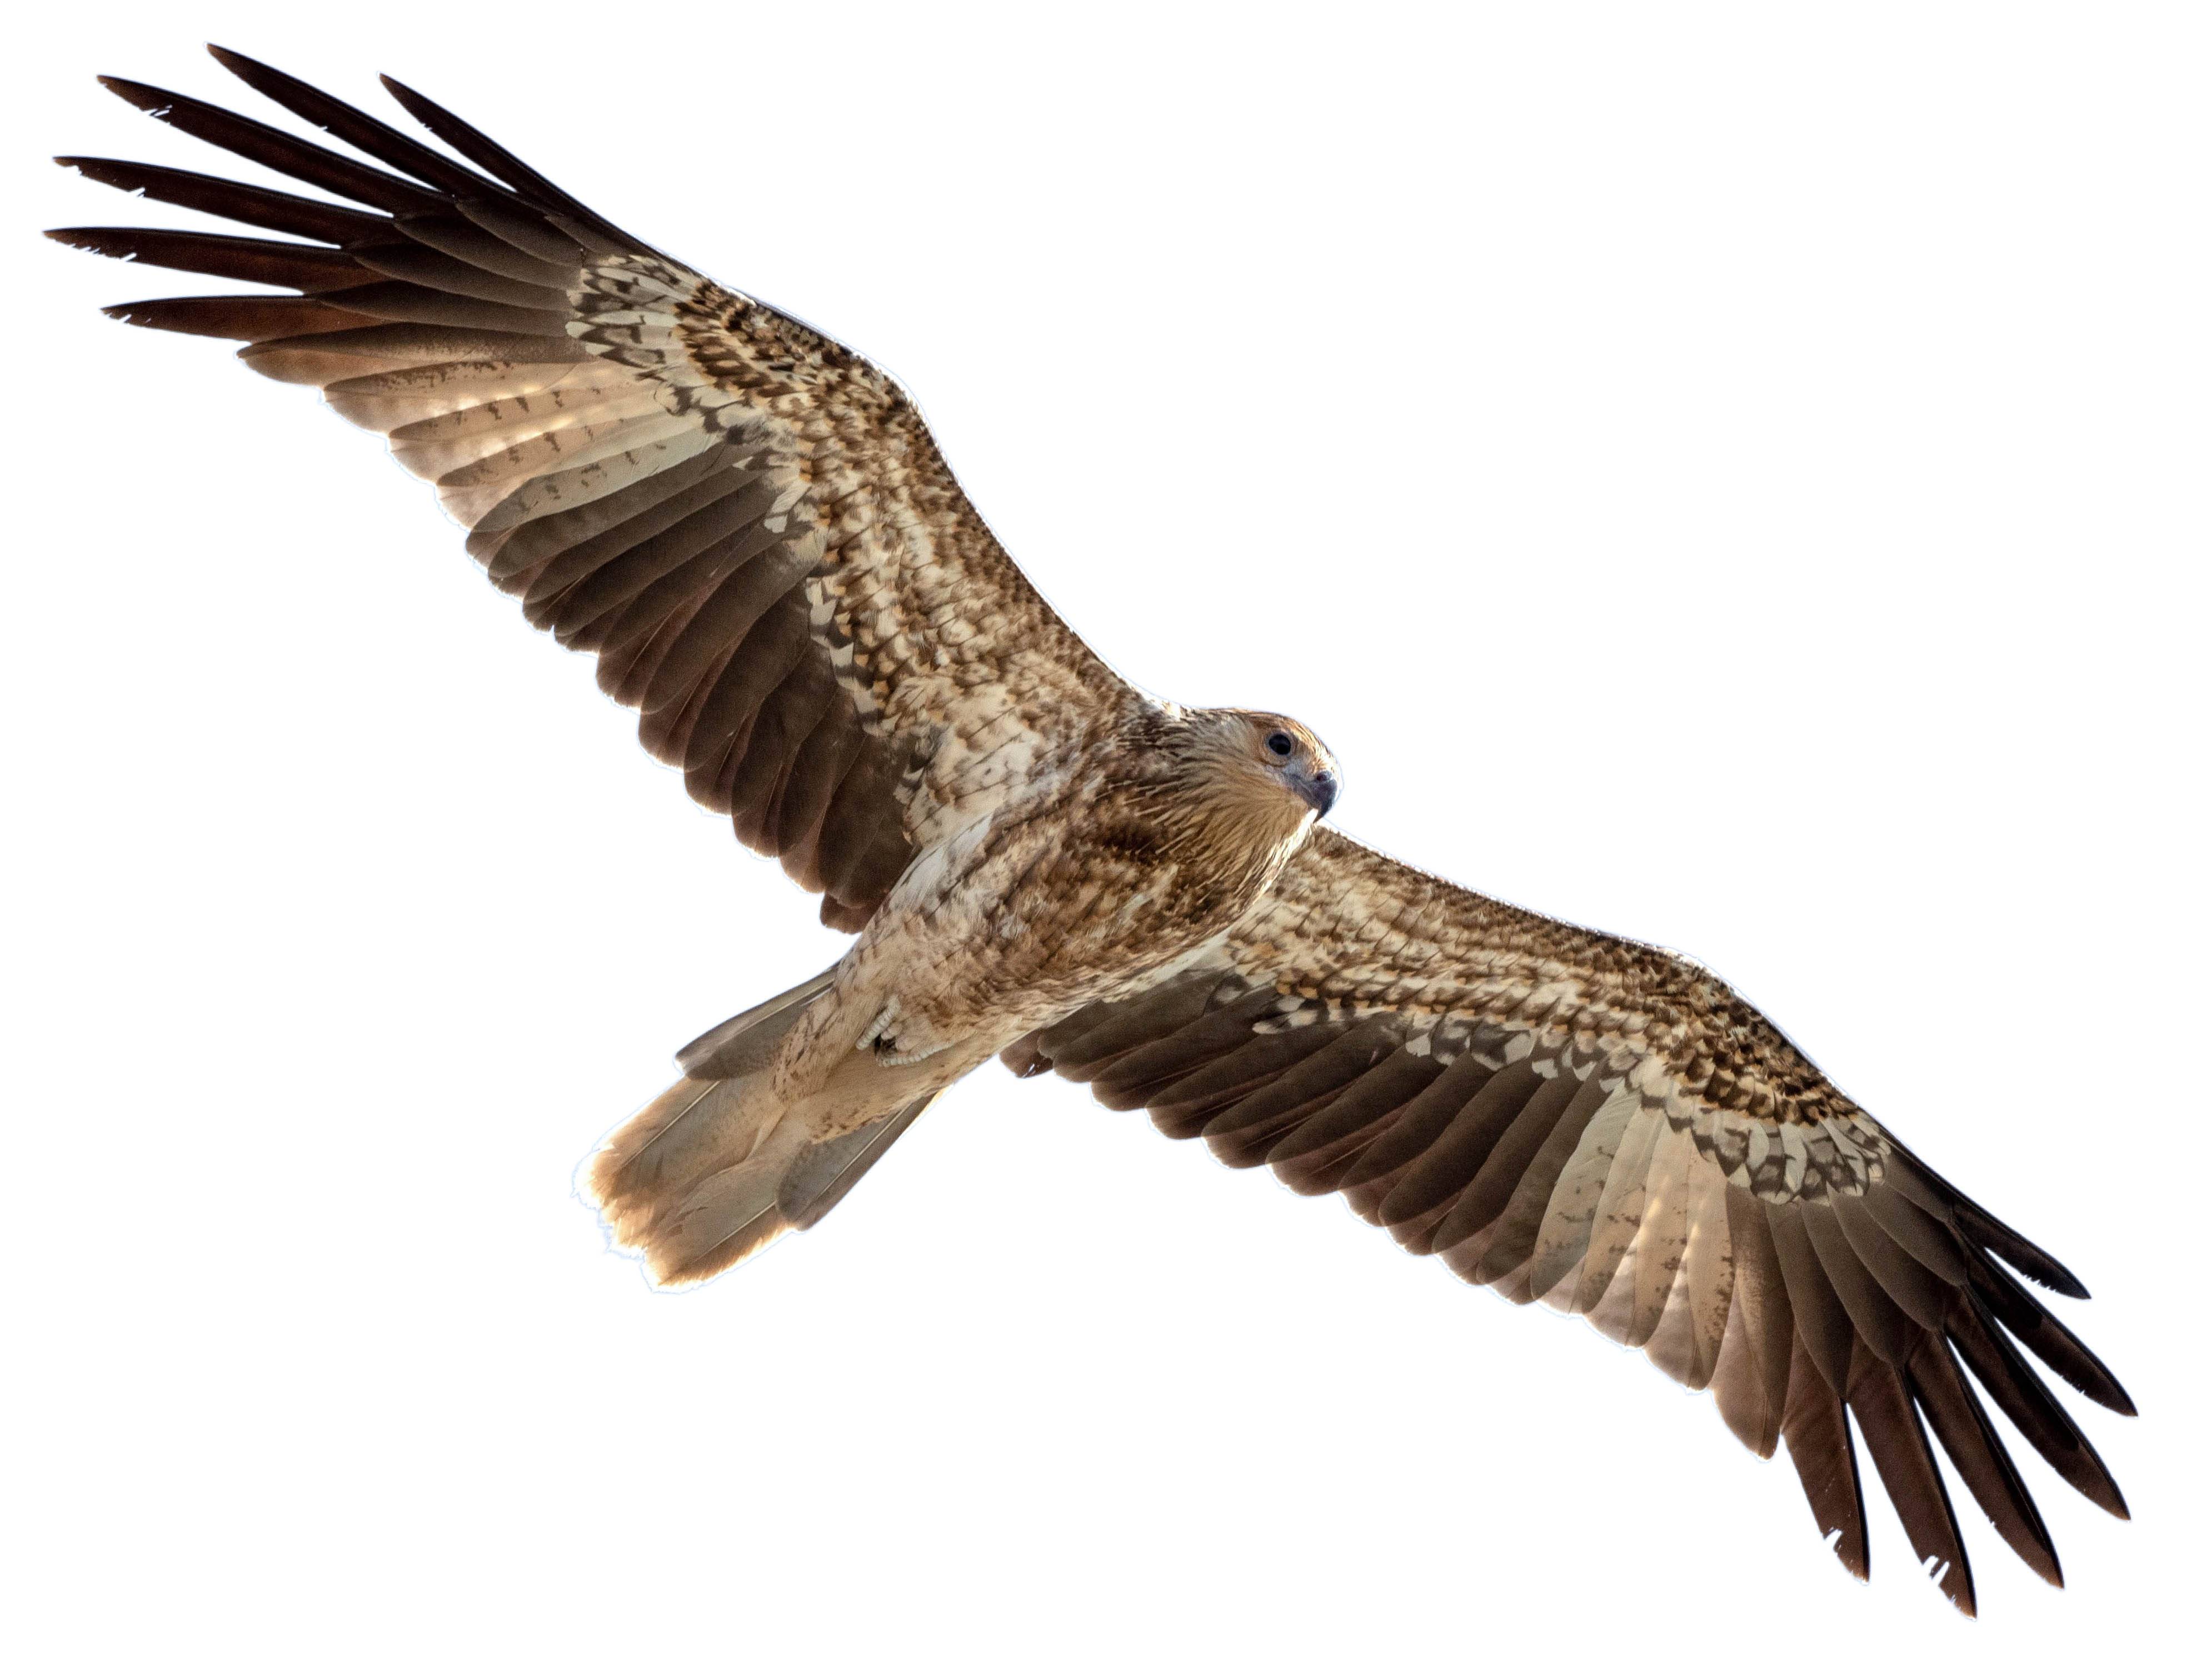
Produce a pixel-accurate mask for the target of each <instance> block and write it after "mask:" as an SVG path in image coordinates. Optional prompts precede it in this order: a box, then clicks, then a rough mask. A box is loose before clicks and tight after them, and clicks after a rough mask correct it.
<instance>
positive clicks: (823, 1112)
mask: <svg viewBox="0 0 2212 1659" xmlns="http://www.w3.org/2000/svg"><path fill="white" fill-rule="evenodd" d="M830 977H831V976H830V975H829V974H828V973H824V974H822V975H818V976H817V978H815V979H812V980H810V981H807V982H806V983H805V984H803V985H799V986H796V987H793V988H792V989H791V990H789V991H787V992H785V993H783V994H781V996H777V997H774V998H771V999H770V1000H769V1001H767V1002H764V1003H763V1004H762V1005H761V1006H759V1007H757V1008H755V1009H752V1010H750V1012H746V1013H744V1014H740V1015H738V1017H737V1018H734V1019H731V1020H726V1021H725V1022H724V1023H723V1024H720V1025H718V1026H716V1027H715V1028H714V1030H711V1031H709V1032H708V1033H707V1034H706V1035H705V1036H702V1037H700V1038H699V1039H698V1040H697V1041H696V1042H692V1043H691V1044H690V1045H689V1046H688V1047H686V1048H684V1051H683V1053H682V1054H680V1055H679V1056H678V1058H679V1060H682V1062H683V1063H684V1068H685V1073H684V1077H683V1078H682V1079H679V1080H678V1082H677V1083H676V1084H675V1085H673V1086H672V1087H671V1088H670V1089H668V1090H667V1091H665V1092H664V1093H663V1094H662V1095H661V1096H660V1097H659V1098H658V1099H656V1100H654V1101H653V1103H652V1104H651V1105H649V1106H647V1108H646V1109H644V1110H643V1111H641V1112H640V1113H639V1114H638V1115H636V1116H635V1117H634V1118H632V1119H630V1120H629V1122H627V1123H625V1124H623V1126H622V1127H620V1128H618V1129H617V1130H616V1131H615V1132H614V1133H613V1134H612V1135H611V1136H609V1137H608V1139H607V1143H606V1145H605V1146H603V1147H601V1148H600V1149H599V1152H597V1153H595V1154H594V1155H593V1156H592V1161H591V1163H590V1164H589V1165H588V1166H587V1167H586V1171H585V1176H584V1188H585V1191H586V1194H587V1195H588V1196H589V1197H590V1199H591V1200H592V1202H593V1203H594V1204H596V1205H598V1206H599V1214H600V1217H601V1218H602V1219H603V1220H604V1221H605V1223H606V1224H607V1225H608V1227H609V1228H610V1229H611V1231H612V1232H613V1234H614V1239H615V1243H616V1244H617V1245H618V1246H619V1247H621V1248H622V1249H629V1250H635V1251H636V1252H638V1253H639V1254H640V1255H642V1256H643V1258H644V1260H645V1266H646V1270H647V1272H648V1273H651V1274H652V1276H653V1280H654V1282H655V1283H656V1284H659V1285H688V1284H695V1283H696V1282H698V1281H699V1280H701V1279H711V1278H713V1277H714V1275H715V1274H717V1273H722V1272H724V1271H726V1269H728V1268H731V1267H736V1266H737V1265H738V1263H739V1262H741V1261H744V1260H745V1259H746V1258H747V1257H749V1256H750V1255H754V1254H756V1253H757V1251H759V1250H761V1249H764V1248H765V1247H766V1246H768V1245H769V1244H771V1243H775V1240H777V1239H778V1238H781V1237H782V1236H783V1235H784V1234H785V1233H787V1232H790V1231H794V1230H800V1229H805V1228H807V1227H811V1226H812V1225H814V1224H815V1223H816V1222H817V1221H819V1220H820V1219H821V1218H823V1216H824V1215H826V1214H828V1213H829V1211H830V1210H831V1208H833V1207H834V1206H836V1203H837V1201H838V1200H840V1199H842V1197H843V1196H844V1195H845V1194H846V1193H847V1192H848V1191H850V1190H851V1188H852V1187H853V1184H854V1182H857V1181H858V1180H859V1179H860V1176H863V1175H865V1174H866V1173H867V1171H868V1170H869V1169H870V1168H871V1167H872V1165H873V1164H874V1163H875V1161H876V1160H877V1159H878V1158H880V1157H882V1156H883V1154H884V1152H885V1151H886V1150H887V1149H888V1148H889V1147H890V1144H891V1143H892V1142H893V1141H895V1140H896V1139H898V1137H899V1135H900V1134H901V1133H903V1132H904V1130H905V1129H906V1127H907V1126H908V1124H909V1123H911V1122H913V1121H914V1120H915V1118H917V1117H919V1116H920V1115H921V1112H922V1109H924V1108H925V1107H927V1105H928V1104H929V1103H930V1101H931V1100H933V1098H935V1096H936V1091H935V1090H930V1091H927V1092H926V1093H923V1094H921V1096H919V1097H916V1098H913V1099H906V1098H904V1097H903V1090H904V1089H905V1088H907V1087H910V1086H911V1084H910V1083H908V1081H907V1080H906V1079H902V1078H900V1077H899V1076H897V1074H896V1073H890V1072H888V1071H886V1070H885V1069H884V1068H883V1067H880V1066H875V1065H874V1064H873V1063H872V1061H871V1060H869V1059H868V1057H866V1056H865V1055H855V1056H854V1057H853V1060H851V1061H848V1062H847V1063H845V1064H843V1065H841V1066H838V1067H837V1068H836V1071H834V1072H833V1073H832V1074H831V1085H830V1086H829V1087H828V1088H825V1089H823V1090H821V1091H817V1092H813V1093H810V1094H808V1095H806V1096H805V1097H801V1098H799V1099H795V1100H791V1099H785V1098H782V1097H781V1096H780V1095H779V1094H778V1093H777V1091H776V1090H775V1086H774V1080H773V1079H774V1076H775V1061H776V1060H777V1057H778V1055H779V1054H780V1053H781V1048H782V1046H783V1043H784V1042H785V1040H786V1038H787V1037H788V1036H789V1035H790V1033H791V1031H792V1030H793V1027H794V1026H796V1025H797V1024H798V1023H799V1019H800V1018H801V1017H802V1016H804V1015H805V1012H806V1010H807V1008H808V1007H809V1006H810V1005H811V1004H812V1003H813V1001H814V1000H815V999H817V997H819V996H821V995H822V994H823V993H824V992H825V991H827V990H828V988H829V982H830ZM856 1085H857V1086H858V1087H860V1088H865V1089H868V1090H870V1091H871V1092H882V1091H885V1090H889V1091H893V1092H892V1097H890V1098H889V1099H887V1100H886V1101H885V1102H884V1110H882V1111H880V1112H867V1111H865V1110H863V1111H862V1112H861V1113H860V1114H859V1115H860V1123H859V1127H853V1128H848V1129H844V1130H842V1131H839V1130H834V1129H832V1128H831V1127H829V1125H830V1124H831V1123H833V1122H848V1121H852V1119H853V1118H854V1115H855V1114H854V1111H853V1110H852V1107H853V1105H854V1088H855V1086H856Z"/></svg>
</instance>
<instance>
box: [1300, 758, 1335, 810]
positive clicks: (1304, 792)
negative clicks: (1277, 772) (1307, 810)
mask: <svg viewBox="0 0 2212 1659" xmlns="http://www.w3.org/2000/svg"><path fill="white" fill-rule="evenodd" d="M1291 787H1293V788H1295V789H1296V790H1297V792H1298V799H1300V800H1302V801H1304V803H1305V804H1306V805H1309V806H1310V807H1312V808H1313V810H1314V816H1315V817H1323V818H1325V817H1328V809H1329V808H1330V807H1332V806H1334V805H1336V774H1335V773H1334V772H1329V771H1321V772H1307V771H1305V770H1304V769H1300V770H1299V771H1297V772H1296V773H1294V774H1293V775H1292V776H1291Z"/></svg>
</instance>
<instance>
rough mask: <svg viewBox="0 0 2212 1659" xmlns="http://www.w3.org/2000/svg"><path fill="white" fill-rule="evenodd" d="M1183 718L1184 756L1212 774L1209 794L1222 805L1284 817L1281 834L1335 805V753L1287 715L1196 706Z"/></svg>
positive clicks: (1270, 817)
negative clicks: (1222, 800)
mask: <svg viewBox="0 0 2212 1659" xmlns="http://www.w3.org/2000/svg"><path fill="white" fill-rule="evenodd" d="M1187 742H1188V756H1189V759H1190V761H1191V762H1192V763H1194V764H1196V765H1198V766H1200V767H1201V768H1203V769H1205V770H1206V772H1207V773H1209V774H1210V775H1211V776H1210V778H1209V780H1208V781H1209V782H1210V783H1211V784H1212V786H1213V788H1212V792H1210V793H1218V795H1219V796H1220V797H1222V798H1225V804H1229V803H1233V804H1234V805H1237V806H1238V807H1240V808H1242V809H1243V810H1245V811H1249V812H1250V813H1252V815H1253V816H1254V817H1258V818H1261V819H1265V820H1275V821H1279V822H1283V824H1284V829H1285V833H1290V832H1291V831H1293V830H1295V829H1306V828H1310V827H1311V825H1312V823H1313V822H1314V820H1316V819H1317V818H1320V817H1324V816H1326V815H1327V813H1328V809H1329V808H1330V807H1332V806H1334V805H1336V794H1337V777H1338V774H1337V769H1336V757H1334V755H1332V754H1330V753H1329V752H1328V748H1327V747H1326V746H1325V745H1324V744H1322V740H1321V739H1320V738H1317V737H1316V736H1314V734H1313V733H1312V732H1310V731H1308V730H1307V729H1306V727H1305V726H1303V725H1301V724H1300V723H1299V722H1298V721H1297V720H1292V719H1291V718H1290V717H1289V716H1288V715H1286V714H1262V713H1261V712H1259V711H1258V710H1255V709H1250V708H1199V709H1193V710H1191V711H1190V713H1189V714H1188V738H1187Z"/></svg>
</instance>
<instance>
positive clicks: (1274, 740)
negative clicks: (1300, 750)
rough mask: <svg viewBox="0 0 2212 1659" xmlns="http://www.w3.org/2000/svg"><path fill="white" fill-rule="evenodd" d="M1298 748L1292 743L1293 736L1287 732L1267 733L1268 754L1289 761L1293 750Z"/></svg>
mask: <svg viewBox="0 0 2212 1659" xmlns="http://www.w3.org/2000/svg"><path fill="white" fill-rule="evenodd" d="M1296 747H1297V744H1294V743H1292V742H1291V734H1290V733H1289V732H1269V733H1267V752H1268V753H1269V754H1271V755H1280V756H1282V757H1284V758H1285V760H1287V759H1289V758H1290V753H1291V750H1293V749H1295V748H1296Z"/></svg>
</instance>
